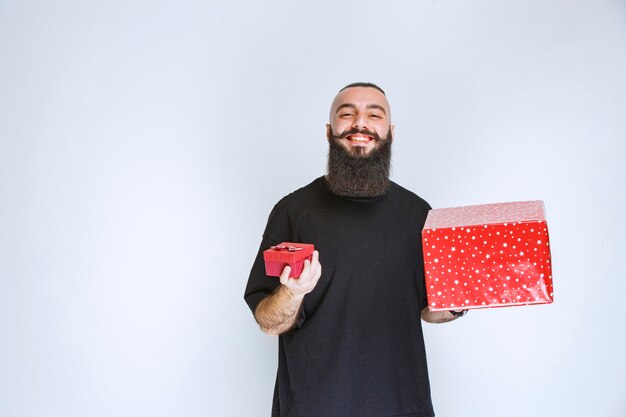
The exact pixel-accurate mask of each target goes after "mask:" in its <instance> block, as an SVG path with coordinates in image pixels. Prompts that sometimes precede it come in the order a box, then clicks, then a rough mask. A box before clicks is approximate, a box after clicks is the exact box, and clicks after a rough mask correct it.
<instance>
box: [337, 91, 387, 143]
mask: <svg viewBox="0 0 626 417" xmlns="http://www.w3.org/2000/svg"><path fill="white" fill-rule="evenodd" d="M329 120H330V123H329V124H327V125H326V136H327V137H328V139H329V140H332V138H333V136H334V137H335V140H336V141H337V143H339V144H340V145H341V146H342V147H343V148H344V149H345V150H346V151H347V152H348V154H350V155H354V156H356V155H363V156H366V155H369V154H370V153H371V152H372V151H373V150H374V149H376V148H377V147H379V146H380V142H381V140H386V139H389V140H391V139H392V137H393V128H394V126H393V125H392V124H391V111H390V108H389V102H388V101H387V98H386V97H385V95H384V94H383V93H381V92H380V91H378V90H377V89H375V88H371V87H351V88H347V89H345V90H343V91H341V92H340V93H339V94H338V95H337V97H335V100H334V101H333V104H332V106H331V108H330V117H329Z"/></svg>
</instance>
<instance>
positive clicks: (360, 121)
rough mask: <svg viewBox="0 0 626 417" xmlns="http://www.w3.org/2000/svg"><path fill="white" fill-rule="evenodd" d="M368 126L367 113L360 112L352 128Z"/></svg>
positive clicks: (365, 127)
mask: <svg viewBox="0 0 626 417" xmlns="http://www.w3.org/2000/svg"><path fill="white" fill-rule="evenodd" d="M367 127H368V124H367V117H365V115H361V114H358V115H357V116H356V117H355V118H354V121H353V122H352V128H356V129H367Z"/></svg>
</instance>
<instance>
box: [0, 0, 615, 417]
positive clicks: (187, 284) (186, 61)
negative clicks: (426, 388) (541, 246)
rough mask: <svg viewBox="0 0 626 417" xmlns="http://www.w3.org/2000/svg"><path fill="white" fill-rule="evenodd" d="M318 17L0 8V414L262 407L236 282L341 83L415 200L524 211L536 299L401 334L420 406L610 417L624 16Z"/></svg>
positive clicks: (524, 6) (255, 337) (257, 361)
mask: <svg viewBox="0 0 626 417" xmlns="http://www.w3.org/2000/svg"><path fill="white" fill-rule="evenodd" d="M300 3H301V4H300ZM336 3H339V2H334V1H317V2H306V3H305V2H287V1H282V2H280V1H276V0H274V1H264V2H253V1H248V2H244V1H226V0H222V1H219V2H218V1H205V2H200V1H192V0H183V1H113V2H96V1H73V2H72V1H66V2H46V1H38V0H31V1H19V2H18V1H8V0H5V1H0V198H1V200H0V416H20V417H21V416H29V417H30V416H44V415H45V416H70V417H73V416H151V417H152V416H156V417H159V416H225V417H230V416H234V417H240V416H241V417H257V416H268V415H269V409H270V404H271V394H272V389H273V382H274V375H275V367H276V356H277V354H276V341H275V339H272V338H271V337H269V336H265V335H263V334H262V333H261V332H260V331H258V329H257V328H256V326H255V323H254V321H253V319H252V316H251V315H250V313H249V311H248V309H247V307H246V305H245V304H244V302H243V299H242V295H243V289H244V286H245V281H246V279H247V274H248V272H249V268H250V266H251V262H252V259H253V257H254V254H255V252H256V250H257V245H258V243H259V241H260V236H261V232H262V230H263V227H264V225H265V220H266V218H267V215H268V213H269V211H270V210H271V208H272V206H273V204H274V203H275V202H276V201H277V200H278V199H279V198H280V197H282V196H283V195H285V194H286V193H288V192H290V191H292V190H293V189H295V188H297V187H299V186H302V185H304V184H306V183H308V182H309V181H310V180H312V179H313V178H315V177H317V176H319V175H321V174H322V173H323V172H324V170H325V159H326V143H325V137H324V123H325V122H326V119H327V111H328V106H329V105H330V101H331V100H332V98H333V96H334V94H335V92H336V91H337V90H338V89H339V88H340V87H342V86H343V85H345V84H347V83H349V82H353V81H373V82H376V83H379V84H380V85H381V86H382V87H383V88H385V89H386V90H387V93H388V97H389V99H390V101H391V103H392V107H393V111H394V122H395V124H396V125H397V127H396V142H395V143H394V146H395V148H394V175H393V178H394V180H396V181H397V182H399V183H400V184H402V185H404V186H406V187H407V188H410V189H412V190H413V191H415V192H417V193H418V194H420V195H421V196H423V197H424V198H426V199H427V200H428V201H430V203H431V204H432V205H433V206H435V207H446V206H452V205H464V204H474V203H487V202H499V201H513V200H525V199H543V200H545V203H546V207H547V210H548V215H549V226H550V232H551V240H552V254H553V261H554V277H555V296H556V301H555V303H554V304H552V305H548V306H534V307H517V308H506V309H497V310H483V311H473V312H471V313H470V314H469V315H468V316H467V317H465V318H464V319H462V320H459V321H457V322H455V323H453V324H449V325H440V326H432V325H428V326H427V328H426V337H427V340H426V343H427V347H428V353H429V365H430V373H431V378H432V388H433V399H434V402H435V407H436V411H437V413H438V416H440V417H447V416H452V417H457V416H461V417H466V416H469V417H474V416H476V417H489V416H494V417H495V416H504V415H506V416H527V415H533V416H538V417H539V416H585V417H586V416H590V415H594V416H608V417H618V416H624V415H626V400H625V397H624V392H626V360H625V359H624V358H625V355H624V352H625V351H626V326H625V322H626V320H625V318H624V317H625V314H624V294H626V284H625V280H624V272H623V263H622V262H623V258H624V254H625V247H626V246H625V244H624V241H623V237H624V233H625V232H626V225H625V221H624V215H623V213H624V212H625V210H626V201H625V196H624V189H625V186H626V173H625V169H624V167H623V165H622V164H621V163H620V162H621V161H622V160H623V159H624V156H625V155H626V152H625V150H626V149H625V145H624V141H625V139H626V117H624V116H625V113H626V82H625V77H624V74H626V5H625V3H624V2H623V1H609V0H606V1H601V0H579V1H571V0H555V1H550V2H545V1H542V0H532V1H528V0H524V1H522V0H519V1H506V2H503V1H495V0H492V1H487V0H484V1H463V0H450V1H426V0H420V1H405V2H400V1H398V2H380V1H379V2H374V1H367V0H361V1H350V2H342V3H341V4H336ZM389 3H391V4H389ZM416 232H417V231H416Z"/></svg>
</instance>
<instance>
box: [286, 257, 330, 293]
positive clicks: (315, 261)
mask: <svg viewBox="0 0 626 417" xmlns="http://www.w3.org/2000/svg"><path fill="white" fill-rule="evenodd" d="M290 273H291V268H290V267H289V266H286V267H285V268H284V269H283V272H282V273H281V275H280V283H281V284H283V285H284V286H286V287H287V288H289V289H290V290H291V291H292V293H294V294H307V293H309V292H311V291H312V290H313V288H315V286H316V285H317V281H319V279H320V277H321V275H322V265H321V264H320V262H319V252H318V251H313V255H312V256H311V259H310V260H308V259H307V260H305V261H304V266H303V268H302V272H301V273H300V276H299V277H298V278H297V279H294V278H289V274H290Z"/></svg>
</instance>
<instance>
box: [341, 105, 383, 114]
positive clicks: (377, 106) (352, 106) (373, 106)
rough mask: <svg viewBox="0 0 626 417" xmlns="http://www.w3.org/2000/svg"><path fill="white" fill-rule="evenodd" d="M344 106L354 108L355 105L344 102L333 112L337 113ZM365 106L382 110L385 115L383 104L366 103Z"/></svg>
mask: <svg viewBox="0 0 626 417" xmlns="http://www.w3.org/2000/svg"><path fill="white" fill-rule="evenodd" d="M346 107H348V108H351V109H355V110H356V105H355V104H352V103H344V104H342V105H341V106H339V107H337V110H336V111H335V114H336V113H339V110H341V109H344V108H346ZM366 108H368V109H377V110H380V111H382V112H383V113H384V114H385V115H387V112H386V111H385V108H384V107H383V106H381V105H379V104H368V105H367V106H366Z"/></svg>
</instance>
